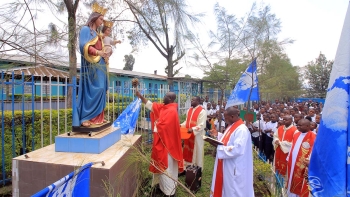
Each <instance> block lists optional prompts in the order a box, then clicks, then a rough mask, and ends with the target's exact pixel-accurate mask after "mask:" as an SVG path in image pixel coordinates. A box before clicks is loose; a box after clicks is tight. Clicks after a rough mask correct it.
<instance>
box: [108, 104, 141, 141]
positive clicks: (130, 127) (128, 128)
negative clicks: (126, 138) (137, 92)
mask: <svg viewBox="0 0 350 197" xmlns="http://www.w3.org/2000/svg"><path fill="white" fill-rule="evenodd" d="M140 108H141V99H139V98H137V99H135V100H134V101H133V102H132V103H130V104H129V105H128V106H127V107H126V108H125V110H124V111H123V112H122V113H121V114H120V115H119V117H118V118H117V119H116V120H115V121H114V122H113V127H114V128H120V130H121V133H122V134H133V133H134V132H135V126H136V123H137V118H138V117H139V113H140Z"/></svg>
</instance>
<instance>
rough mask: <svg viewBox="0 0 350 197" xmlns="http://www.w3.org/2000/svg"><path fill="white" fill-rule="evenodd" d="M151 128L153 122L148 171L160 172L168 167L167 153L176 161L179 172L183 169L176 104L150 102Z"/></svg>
mask: <svg viewBox="0 0 350 197" xmlns="http://www.w3.org/2000/svg"><path fill="white" fill-rule="evenodd" d="M151 123H152V130H153V129H154V124H156V126H157V132H153V147H152V153H151V158H152V163H151V165H150V167H149V170H150V172H153V173H161V172H163V171H164V170H166V169H167V168H168V153H169V154H170V155H171V157H172V158H174V159H175V160H176V161H178V165H179V172H182V171H183V157H182V151H181V135H180V121H179V117H178V114H177V104H176V103H170V104H167V105H164V104H160V103H153V104H152V112H151Z"/></svg>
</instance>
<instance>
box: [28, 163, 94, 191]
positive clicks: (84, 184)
mask: <svg viewBox="0 0 350 197" xmlns="http://www.w3.org/2000/svg"><path fill="white" fill-rule="evenodd" d="M91 166H92V163H88V164H85V165H84V166H82V167H81V168H80V169H78V170H76V171H74V172H71V173H70V174H68V175H67V176H65V177H63V178H62V179H60V180H58V181H57V182H55V183H53V184H51V185H49V186H48V187H46V188H45V189H43V190H41V191H39V192H38V193H36V194H34V195H33V196H32V197H51V196H52V197H53V196H72V197H79V196H84V197H89V196H90V168H91Z"/></svg>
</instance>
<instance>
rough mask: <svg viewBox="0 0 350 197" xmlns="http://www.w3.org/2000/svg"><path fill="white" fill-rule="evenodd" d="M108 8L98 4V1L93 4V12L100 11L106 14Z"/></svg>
mask: <svg viewBox="0 0 350 197" xmlns="http://www.w3.org/2000/svg"><path fill="white" fill-rule="evenodd" d="M107 10H108V9H107V8H104V7H102V6H100V5H98V3H96V2H95V3H93V4H92V11H93V12H97V13H100V14H102V15H105V14H106V12H107Z"/></svg>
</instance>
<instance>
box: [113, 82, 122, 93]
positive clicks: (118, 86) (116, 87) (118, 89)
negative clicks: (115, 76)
mask: <svg viewBox="0 0 350 197" xmlns="http://www.w3.org/2000/svg"><path fill="white" fill-rule="evenodd" d="M121 86H122V82H121V81H115V92H117V93H120V92H121V91H120V90H121Z"/></svg>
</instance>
